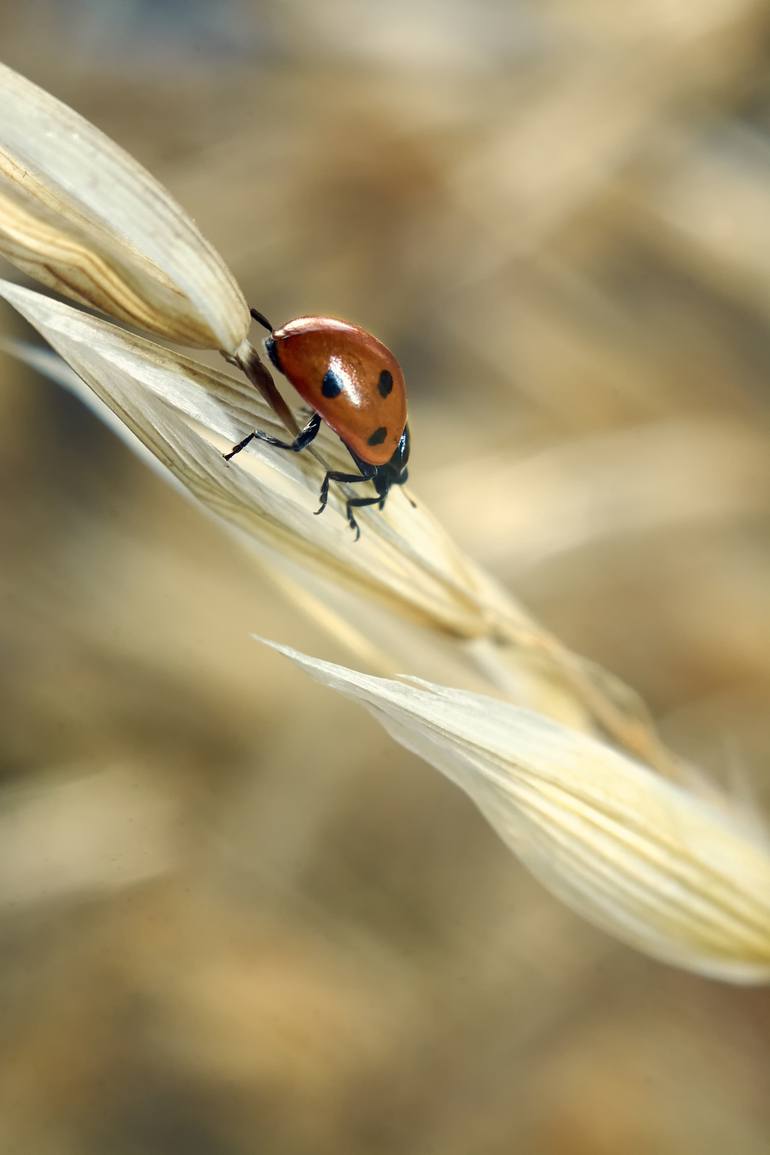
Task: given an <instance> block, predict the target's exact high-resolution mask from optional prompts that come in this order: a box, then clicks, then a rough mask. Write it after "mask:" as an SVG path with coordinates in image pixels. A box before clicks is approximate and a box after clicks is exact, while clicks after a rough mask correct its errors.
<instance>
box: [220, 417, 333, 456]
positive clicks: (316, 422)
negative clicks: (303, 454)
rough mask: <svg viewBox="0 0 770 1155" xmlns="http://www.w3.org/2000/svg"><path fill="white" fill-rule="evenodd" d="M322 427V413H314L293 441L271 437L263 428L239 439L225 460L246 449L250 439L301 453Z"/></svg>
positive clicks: (226, 454)
mask: <svg viewBox="0 0 770 1155" xmlns="http://www.w3.org/2000/svg"><path fill="white" fill-rule="evenodd" d="M320 427H321V415H320V414H319V413H314V414H313V416H312V417H311V418H310V420H309V421H308V423H307V425H306V426H305V428H304V429H301V430H300V432H299V433H298V434H297V436H296V437H295V438H294V440H293V441H281V440H279V438H277V437H271V436H270V434H269V433H263V432H262V430H261V429H257V430H255V432H254V433H250V434H249V435H248V437H244V439H243V441H239V442H238V444H237V445H234V446H233V448H232V449H231V450H230V452H229V453H225V454H224V458H225V461H229V460H230V458H231V457H235V455H236V453H240V452H241V450H242V449H245V448H246V446H247V445H248V444H249V442H250V441H264V442H265V444H267V445H272V446H274V447H275V448H276V449H289V450H291V452H292V453H299V452H300V451H301V450H302V449H304V448H305V447H306V446H307V445H309V444H310V442H311V441H312V440H313V438H314V437H315V435H316V433H317V432H318V430H319V429H320Z"/></svg>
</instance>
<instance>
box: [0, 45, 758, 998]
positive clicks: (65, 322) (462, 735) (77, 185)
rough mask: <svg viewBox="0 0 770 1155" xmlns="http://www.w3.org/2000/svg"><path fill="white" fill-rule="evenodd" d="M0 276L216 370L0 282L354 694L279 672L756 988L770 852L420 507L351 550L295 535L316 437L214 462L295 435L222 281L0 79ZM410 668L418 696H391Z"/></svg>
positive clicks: (585, 900) (11, 79)
mask: <svg viewBox="0 0 770 1155" xmlns="http://www.w3.org/2000/svg"><path fill="white" fill-rule="evenodd" d="M0 253H2V254H4V255H5V256H7V257H8V259H9V260H11V261H12V262H13V263H15V264H16V265H17V266H18V267H20V268H21V269H23V270H25V271H26V272H27V273H29V274H30V275H31V276H32V277H34V278H36V279H37V280H40V281H42V282H43V283H44V284H46V285H48V286H49V287H50V288H53V289H55V290H57V292H59V293H61V294H62V295H64V296H66V297H69V298H70V299H72V300H74V301H75V302H77V303H78V304H80V305H88V306H90V307H92V308H94V309H96V310H98V311H100V312H102V313H106V314H108V315H110V316H112V317H114V318H116V319H118V320H119V321H122V322H125V323H128V324H130V325H132V326H134V327H137V328H140V329H143V330H146V331H149V332H151V333H153V334H155V335H158V336H161V337H163V338H165V339H167V340H168V341H170V342H174V343H178V344H182V345H193V346H197V347H202V348H210V349H216V350H219V352H220V353H221V354H222V356H223V357H224V358H225V360H226V361H227V362H228V363H229V365H230V366H231V367H232V369H233V370H234V371H229V370H227V369H224V368H223V370H222V371H217V370H214V369H211V368H208V367H206V366H204V365H203V364H201V363H200V362H198V361H196V360H192V359H190V358H189V357H187V356H184V355H183V354H181V353H178V352H175V351H174V350H172V349H169V348H167V347H164V346H161V345H159V344H157V343H155V342H154V341H151V340H148V339H146V338H142V337H138V336H135V335H133V334H132V333H131V332H129V331H127V330H125V329H122V328H118V327H116V326H114V325H112V324H110V323H108V322H106V321H103V320H100V319H98V318H95V317H93V316H91V315H90V314H87V313H85V312H83V311H82V310H80V309H76V308H72V307H70V306H69V305H65V304H62V303H60V302H58V301H55V300H53V299H52V298H50V297H48V296H45V295H43V294H40V293H38V292H35V291H33V290H31V289H28V288H23V287H21V286H19V285H17V284H13V283H10V282H7V281H4V282H0V295H2V296H3V297H4V298H5V300H6V301H8V302H9V303H10V304H11V305H13V306H14V308H16V309H17V310H18V311H19V312H20V313H22V314H23V315H24V316H25V317H26V318H27V320H28V321H30V322H31V324H32V325H34V326H35V328H36V329H37V330H38V331H39V332H40V333H41V334H42V335H43V336H44V337H45V338H46V340H47V341H48V342H49V344H50V345H51V346H53V348H54V349H55V350H56V351H57V353H58V354H60V356H61V358H62V359H63V361H64V362H66V364H67V365H69V366H70V367H71V369H72V370H74V374H70V375H69V376H68V371H67V370H66V368H65V367H64V366H63V365H61V362H57V366H58V367H56V368H53V369H52V365H51V362H50V361H49V362H47V367H48V368H49V370H50V369H52V371H53V372H54V373H55V375H56V376H57V377H58V379H59V380H62V381H64V382H65V383H66V384H68V385H69V386H70V387H71V388H73V389H75V390H76V391H78V393H79V394H80V395H81V396H82V397H83V398H84V399H85V400H86V401H87V402H88V403H89V404H91V405H92V406H93V407H94V408H95V409H96V410H97V411H98V412H99V413H100V414H101V415H102V416H103V417H105V419H107V420H108V421H110V422H111V424H112V425H113V427H114V428H115V429H116V430H117V431H118V432H119V433H121V434H122V435H124V436H125V437H126V438H127V440H128V441H129V442H130V443H131V444H132V445H133V446H134V447H135V448H137V449H138V450H139V451H140V452H142V453H144V454H145V456H146V457H147V459H148V460H149V461H151V462H152V463H154V464H156V465H158V466H159V467H160V468H161V469H162V471H163V473H164V475H165V476H167V477H172V478H174V479H175V481H176V483H178V485H179V486H180V487H181V489H182V490H183V491H184V492H185V493H187V494H189V495H190V496H191V497H192V498H194V499H195V500H196V501H197V502H199V503H200V504H201V505H202V506H203V507H204V508H206V509H207V510H208V511H209V512H210V513H211V514H212V515H213V516H214V517H216V518H217V519H218V520H219V521H220V523H221V524H222V526H223V527H226V528H228V529H229V530H231V531H233V532H235V533H237V534H238V535H239V537H240V539H241V540H242V541H243V542H244V544H245V545H247V546H248V547H249V548H251V549H252V551H254V550H256V551H257V552H258V553H259V555H260V559H261V565H262V567H263V572H268V573H270V574H271V575H272V576H274V577H277V579H278V580H279V581H280V583H281V585H282V587H283V588H284V590H286V591H287V592H289V593H290V594H291V595H292V596H293V597H294V598H295V599H296V600H297V601H298V602H299V603H300V604H301V605H302V606H303V607H304V608H305V609H306V610H307V612H310V613H313V614H314V615H315V616H316V617H317V618H319V619H320V620H321V621H323V622H324V623H325V624H326V625H327V626H328V628H329V630H330V631H332V632H333V633H334V634H335V636H336V638H337V639H338V640H340V641H342V642H344V643H346V644H347V645H348V647H349V649H350V651H351V653H352V654H353V655H355V658H356V661H357V662H358V663H361V664H364V665H365V666H366V667H367V668H368V670H369V671H373V673H372V672H369V673H359V672H356V671H355V670H352V669H345V668H343V667H340V666H333V665H330V664H328V663H326V662H323V661H319V660H316V659H313V658H309V657H306V656H303V655H301V654H296V653H293V652H290V656H291V657H293V658H294V660H295V661H297V662H298V663H299V664H300V665H301V666H303V667H304V668H305V669H306V670H307V671H308V672H309V673H311V674H312V675H313V676H314V677H316V678H319V679H320V680H322V681H323V682H325V683H326V684H327V685H329V686H331V687H333V688H335V689H337V690H340V691H341V692H342V693H345V694H348V695H350V696H352V697H354V698H356V699H358V700H359V701H361V702H362V703H363V704H364V705H365V706H366V707H367V708H368V709H370V710H371V711H372V712H373V713H374V714H375V716H376V717H377V718H378V719H380V721H381V722H382V723H383V725H384V726H385V727H386V728H387V729H388V731H389V732H390V733H391V734H392V735H393V737H394V738H395V739H396V740H397V741H399V742H402V743H403V744H404V745H406V746H408V747H409V748H410V749H413V750H415V751H417V752H418V753H420V754H421V755H422V756H423V757H425V758H426V759H427V760H428V761H429V762H431V763H432V764H433V765H435V766H437V767H438V768H439V769H440V770H442V771H443V772H444V773H445V774H447V775H448V777H450V778H451V779H452V780H453V781H455V782H456V783H457V784H458V785H460V786H461V787H462V789H463V790H465V791H466V792H467V793H468V794H469V795H470V796H471V798H472V799H473V800H474V801H475V803H476V804H477V806H478V807H479V808H480V809H481V811H482V812H483V813H484V814H485V815H486V817H487V818H488V819H489V821H490V822H491V824H492V825H493V826H494V827H495V829H496V830H497V831H498V832H499V833H500V834H501V835H502V837H503V838H504V839H505V840H506V841H507V842H508V843H509V845H510V846H511V847H512V848H513V849H514V850H515V852H516V853H517V854H518V856H519V857H520V858H521V860H522V861H523V862H525V863H526V865H527V866H528V867H529V868H530V869H531V870H532V871H533V873H534V874H536V875H537V877H538V878H540V879H541V880H542V882H543V883H544V884H545V885H546V886H547V887H549V889H550V890H552V891H553V892H554V893H555V894H557V895H559V896H560V897H561V898H563V899H564V900H565V901H566V902H568V903H569V904H570V905H571V906H572V907H573V908H574V909H576V910H578V911H579V912H580V913H582V914H584V915H585V916H586V917H587V918H589V919H591V920H592V921H593V922H595V923H596V924H598V925H600V926H602V927H603V928H605V929H606V930H608V931H610V932H611V933H613V934H615V935H617V936H618V937H619V938H621V939H623V940H624V941H626V942H628V943H631V944H632V945H634V946H635V947H637V948H639V949H640V950H643V951H645V952H647V953H649V954H651V955H654V956H656V957H658V958H661V959H665V960H668V961H669V962H672V963H675V964H677V965H680V966H683V967H685V968H688V969H690V970H694V971H699V972H702V973H704V974H709V975H712V976H714V977H718V978H722V979H728V980H732V981H744V982H759V981H766V980H767V979H768V978H770V851H769V849H768V846H767V845H766V844H765V843H764V841H763V840H762V839H761V838H760V837H759V836H757V835H756V834H755V833H753V832H752V831H751V830H749V829H748V828H747V827H746V825H745V824H744V823H743V822H742V821H741V819H740V817H739V816H738V815H737V814H734V813H732V812H731V810H730V808H729V806H728V805H727V803H726V802H725V801H724V800H720V799H718V798H717V796H716V795H715V794H714V793H711V794H710V795H704V792H703V789H702V787H700V786H697V783H698V778H697V775H696V774H695V772H694V771H692V770H690V769H689V768H687V767H685V766H683V765H682V764H681V763H680V762H679V761H678V760H677V759H676V758H675V757H674V756H673V755H672V754H670V753H669V752H668V751H667V750H666V749H665V748H664V747H663V745H662V744H661V742H660V741H659V739H658V738H657V736H656V733H655V730H654V728H653V726H652V724H651V722H650V720H649V718H648V715H647V713H646V711H645V709H644V707H643V705H642V704H641V703H640V701H639V700H638V698H637V697H636V696H635V695H634V694H633V693H632V692H631V691H630V690H628V689H627V688H626V687H624V686H623V685H621V684H620V683H619V682H618V681H617V680H616V679H614V678H613V677H611V676H610V675H609V674H606V673H605V672H603V671H601V670H599V669H598V668H597V667H595V666H593V665H592V664H590V663H588V662H587V661H585V660H583V659H581V658H579V657H577V656H576V655H575V654H573V653H571V652H570V651H568V650H567V649H565V648H564V647H563V646H562V645H560V643H559V642H558V640H557V639H555V638H554V637H553V636H551V635H550V634H548V633H547V632H546V631H544V630H543V629H542V628H541V627H540V626H539V625H538V624H537V623H536V622H535V621H533V620H532V618H531V617H529V615H528V614H526V612H525V611H524V610H523V609H522V608H521V607H519V606H518V605H517V604H516V602H515V601H514V600H513V599H512V598H511V597H509V596H508V595H507V594H506V593H505V592H504V591H503V590H501V589H500V588H499V587H498V586H497V585H496V584H495V582H494V581H493V580H492V579H491V578H490V577H488V576H487V575H486V574H484V573H483V572H482V571H481V570H480V569H479V568H478V567H477V566H476V565H474V564H473V562H472V561H470V560H469V559H468V558H467V557H465V556H464V555H463V554H462V552H461V551H460V550H459V549H458V548H457V546H456V545H454V543H453V542H452V540H451V538H450V537H449V536H448V535H447V534H446V532H445V531H444V530H443V529H442V528H441V527H440V526H439V525H438V524H437V523H436V521H435V520H434V519H433V518H432V517H431V516H430V514H429V513H428V511H427V510H426V509H425V507H424V504H423V503H422V502H420V503H419V505H418V508H417V509H413V508H412V507H411V505H410V504H409V502H408V501H407V500H406V499H405V498H404V496H403V495H401V494H398V493H396V494H394V495H393V496H392V498H391V499H390V501H389V502H388V505H387V507H386V509H385V511H384V512H383V513H380V512H377V511H375V512H373V513H372V512H370V511H363V513H362V517H361V522H362V528H363V531H364V532H363V535H362V538H361V540H360V542H358V543H356V544H354V543H353V540H352V536H351V534H350V531H349V528H348V526H347V523H346V520H345V518H344V516H343V500H342V499H343V498H344V494H343V493H342V492H341V491H340V492H338V493H336V494H334V495H333V497H332V498H331V500H330V503H329V510H328V512H327V513H326V514H325V515H324V516H323V517H320V518H316V517H313V516H311V514H312V511H313V509H314V508H315V499H316V496H317V492H318V488H319V485H320V481H321V479H322V476H323V472H324V469H325V468H326V466H327V465H329V466H335V465H337V464H340V465H341V464H343V462H344V461H345V452H344V448H343V447H342V446H341V445H340V444H339V443H338V442H336V441H335V440H334V439H333V438H331V437H325V438H324V437H322V438H320V439H319V448H318V449H317V450H314V451H313V452H308V453H305V454H298V455H295V454H285V453H281V452H280V451H279V450H274V449H271V448H270V447H269V446H267V445H265V444H264V443H262V442H260V441H254V442H252V444H251V446H250V447H249V449H248V450H247V451H244V452H243V453H242V454H241V455H240V456H239V457H238V458H237V459H236V460H234V461H233V462H229V463H228V462H226V461H225V460H224V458H223V455H222V450H223V449H225V448H226V447H228V446H230V445H232V444H233V443H234V442H236V441H239V440H240V439H241V438H242V437H244V436H245V434H247V433H248V432H249V431H251V430H252V429H253V428H255V427H256V428H261V429H264V430H266V431H268V432H272V433H276V434H278V435H281V434H282V433H283V432H284V431H285V429H289V430H290V431H294V430H296V428H297V419H296V417H295V415H294V414H293V413H292V412H291V410H290V409H289V408H288V406H287V405H286V403H285V401H283V399H282V398H281V395H280V394H279V393H278V391H277V389H276V387H275V384H274V382H273V380H272V378H271V376H270V374H269V372H268V370H267V368H266V367H265V366H264V364H263V362H262V360H261V359H260V357H259V354H258V352H257V350H256V349H255V348H254V347H253V346H252V345H251V343H250V342H249V338H248V328H249V322H250V318H249V312H248V308H247V305H246V302H245V300H244V298H243V295H242V293H241V291H240V290H239V288H238V286H237V284H236V283H235V281H234V279H233V277H232V275H231V274H230V272H229V270H228V269H227V268H226V266H225V265H224V263H223V262H222V260H221V259H220V257H219V256H218V255H217V254H216V253H215V252H214V251H213V250H212V248H211V247H210V246H209V245H208V244H207V243H206V241H205V240H204V239H203V237H202V236H201V235H200V233H199V232H198V230H197V228H196V227H195V225H194V224H193V223H192V221H191V220H190V219H189V217H188V216H187V215H186V214H185V213H184V212H183V211H182V209H181V208H180V207H179V206H178V205H177V204H176V203H175V202H174V201H173V200H172V198H171V197H170V196H169V194H168V193H167V192H166V190H165V189H164V188H163V187H162V186H160V185H159V184H158V183H157V182H156V181H155V180H154V179H153V178H152V177H151V176H150V175H149V174H148V173H147V172H145V171H144V170H143V169H142V168H141V167H140V166H139V165H138V164H137V163H136V162H135V161H134V160H133V159H132V158H131V157H129V156H128V155H127V154H126V153H124V152H123V151H122V150H121V149H119V148H118V147H117V146H116V145H115V144H114V143H113V142H112V141H110V140H109V139H107V138H106V137H105V136H104V135H103V134H102V133H100V132H99V131H98V130H97V129H95V128H94V127H93V126H92V125H90V124H89V123H88V122H87V121H85V120H83V119H82V118H81V117H79V116H78V115H77V114H76V113H75V112H73V111H72V110H71V109H69V108H67V107H66V106H65V105H63V104H61V103H60V102H58V101H57V100H55V99H54V98H53V97H51V96H49V95H48V94H46V93H44V92H42V91H41V90H40V89H38V88H37V87H35V86H34V85H33V84H31V83H29V82H28V81H26V80H24V79H23V78H22V77H20V76H18V75H16V74H15V73H14V72H12V71H11V70H10V69H8V68H4V67H2V66H0ZM13 348H14V351H15V352H17V353H19V354H20V355H23V356H27V357H28V358H29V357H30V356H31V355H30V354H29V353H28V352H25V351H24V350H22V349H21V348H20V347H19V346H14V347H13ZM35 356H37V357H38V358H39V357H40V354H36V355H35ZM418 474H419V469H418ZM403 669H406V670H410V671H411V672H412V674H413V675H414V674H417V673H419V674H420V675H422V676H428V677H429V678H430V679H431V681H420V680H418V679H417V678H415V677H414V676H412V677H409V678H402V679H401V680H394V676H395V675H396V674H397V672H398V671H399V670H403ZM441 683H444V684H441ZM446 683H451V684H453V685H455V686H461V687H463V688H462V689H449V688H447V686H446Z"/></svg>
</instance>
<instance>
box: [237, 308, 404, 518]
mask: <svg viewBox="0 0 770 1155" xmlns="http://www.w3.org/2000/svg"><path fill="white" fill-rule="evenodd" d="M251 315H252V317H253V318H254V319H255V320H256V321H259V323H260V325H264V327H265V328H266V329H268V330H269V332H270V336H269V337H268V338H267V340H266V342H265V348H266V349H267V353H268V356H269V357H270V360H271V361H272V363H273V364H274V365H275V367H276V369H278V371H279V372H280V373H283V375H284V376H285V377H286V378H287V379H288V380H289V381H290V382H291V384H292V385H293V386H294V388H295V389H296V390H297V392H298V393H299V395H300V397H302V398H303V400H305V401H306V402H307V403H308V405H310V406H311V408H312V410H313V413H312V416H311V418H310V420H309V421H308V423H307V425H306V426H305V428H304V429H302V430H301V431H300V433H299V434H298V435H297V437H296V438H295V440H294V441H280V440H279V439H278V438H277V437H271V436H270V435H269V434H267V433H262V432H261V431H260V430H257V431H255V432H254V433H250V434H249V435H248V437H244V439H243V441H241V442H239V444H238V445H236V446H234V447H233V448H232V449H231V450H230V452H229V453H226V454H225V458H226V460H228V461H229V460H230V458H231V457H234V456H235V454H236V453H240V451H241V450H242V449H243V448H245V446H247V445H248V444H249V442H250V441H252V440H254V439H255V438H257V439H259V440H260V441H266V442H267V443H268V445H273V446H276V447H277V448H278V449H289V450H292V451H293V452H295V453H298V452H299V451H300V450H301V449H304V448H305V447H306V446H307V445H309V444H310V442H311V441H312V440H313V438H314V437H315V435H316V434H317V433H318V430H319V428H320V425H321V421H325V422H326V424H327V425H329V426H330V427H331V428H332V429H333V430H334V432H335V433H337V434H338V435H339V437H340V439H341V440H342V442H343V444H344V445H345V446H346V448H347V449H348V451H349V453H350V455H351V457H352V458H353V460H354V462H355V463H356V466H357V467H358V470H359V472H358V473H344V472H342V471H340V470H334V469H331V470H329V471H328V472H327V474H326V476H325V477H324V480H323V485H322V486H321V495H320V496H321V505H320V507H319V508H318V509H317V510H316V513H322V512H323V510H324V509H325V508H326V502H327V500H328V497H329V483H330V482H331V481H347V482H351V483H352V482H357V481H371V482H372V483H373V484H374V488H375V489H376V490H377V496H376V497H351V498H348V501H347V516H348V522H349V523H350V526H351V528H352V529H354V530H355V533H356V540H358V538H359V537H360V535H361V531H360V529H359V527H358V522H357V521H356V519H355V516H354V514H353V510H354V509H357V508H361V507H362V506H365V505H379V507H380V509H382V508H383V506H384V505H385V500H386V498H387V496H388V493H389V491H390V489H391V487H392V486H394V485H404V483H405V482H406V480H407V478H408V470H407V468H406V465H407V461H408V460H409V426H408V425H407V423H406V385H405V383H404V375H403V373H402V372H401V367H400V365H399V364H398V361H397V360H396V358H395V357H394V356H393V354H392V353H391V352H390V350H389V349H388V348H387V347H386V346H385V345H383V344H382V342H381V341H378V340H377V338H376V337H373V336H372V334H371V333H367V331H366V330H365V329H361V328H359V326H358V325H351V324H350V323H349V322H347V321H337V320H335V319H334V318H333V317H297V318H296V320H294V321H289V322H288V323H287V324H286V325H282V326H281V328H280V329H274V328H273V326H272V325H271V324H270V322H269V321H268V320H267V318H266V317H265V316H263V314H262V313H259V312H257V310H256V309H252V310H251Z"/></svg>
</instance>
